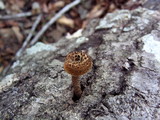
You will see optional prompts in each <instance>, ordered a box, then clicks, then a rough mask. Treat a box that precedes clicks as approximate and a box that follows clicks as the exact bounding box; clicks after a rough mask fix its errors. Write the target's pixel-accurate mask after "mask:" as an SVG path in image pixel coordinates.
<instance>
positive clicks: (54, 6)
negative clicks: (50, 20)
mask: <svg viewBox="0 0 160 120" xmlns="http://www.w3.org/2000/svg"><path fill="white" fill-rule="evenodd" d="M64 5H65V2H64V1H57V2H55V3H49V5H48V9H49V11H50V12H51V11H53V10H54V11H57V10H59V9H60V8H62V7H64Z"/></svg>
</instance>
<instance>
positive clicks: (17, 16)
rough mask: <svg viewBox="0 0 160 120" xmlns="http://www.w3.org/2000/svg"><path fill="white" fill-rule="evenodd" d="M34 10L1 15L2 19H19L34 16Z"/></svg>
mask: <svg viewBox="0 0 160 120" xmlns="http://www.w3.org/2000/svg"><path fill="white" fill-rule="evenodd" d="M32 15H33V14H32V12H25V13H18V14H15V15H6V16H0V20H10V19H18V18H21V17H29V16H32Z"/></svg>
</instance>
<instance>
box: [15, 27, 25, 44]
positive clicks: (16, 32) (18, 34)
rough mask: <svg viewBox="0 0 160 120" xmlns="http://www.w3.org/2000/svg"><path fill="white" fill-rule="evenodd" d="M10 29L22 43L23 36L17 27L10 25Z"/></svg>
mask: <svg viewBox="0 0 160 120" xmlns="http://www.w3.org/2000/svg"><path fill="white" fill-rule="evenodd" d="M12 30H13V32H14V33H15V36H16V37H17V39H18V41H19V43H22V41H23V38H24V37H23V35H22V34H21V32H20V29H19V27H12Z"/></svg>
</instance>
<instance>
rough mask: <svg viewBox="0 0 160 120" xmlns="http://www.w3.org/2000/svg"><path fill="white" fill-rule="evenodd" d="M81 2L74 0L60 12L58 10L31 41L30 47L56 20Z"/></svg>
mask: <svg viewBox="0 0 160 120" xmlns="http://www.w3.org/2000/svg"><path fill="white" fill-rule="evenodd" d="M80 2H81V0H75V1H73V2H72V3H70V4H68V5H66V6H65V7H64V8H63V9H62V10H60V11H59V12H58V13H57V14H56V15H55V16H54V17H52V18H51V19H50V21H49V22H47V23H46V24H45V25H44V26H43V27H42V29H41V30H40V31H39V32H38V34H37V35H36V36H35V37H34V38H33V39H32V41H31V43H30V45H33V44H35V43H36V42H37V41H38V40H39V38H40V37H41V36H42V35H43V34H44V32H45V31H46V30H47V29H48V28H49V27H50V26H51V25H52V24H53V23H54V22H56V20H57V19H59V18H60V17H61V16H62V15H63V14H64V13H66V12H67V11H69V10H70V9H71V8H73V7H74V6H76V5H78V4H79V3H80Z"/></svg>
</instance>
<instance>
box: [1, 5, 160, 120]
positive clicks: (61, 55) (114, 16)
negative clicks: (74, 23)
mask: <svg viewBox="0 0 160 120" xmlns="http://www.w3.org/2000/svg"><path fill="white" fill-rule="evenodd" d="M159 49H160V12H158V11H153V10H148V9H144V8H138V9H136V10H133V11H128V10H118V11H116V12H114V13H110V14H108V15H106V16H105V17H104V18H103V19H101V20H93V21H92V22H91V23H90V24H89V25H88V27H87V29H86V30H84V31H83V32H82V35H80V34H79V35H78V37H76V36H68V37H66V38H64V39H61V40H59V41H58V42H57V43H54V44H49V45H45V44H43V43H37V44H36V45H34V46H33V47H31V48H28V49H27V50H26V52H25V54H24V55H23V56H21V57H20V58H19V59H17V61H16V62H15V63H14V64H13V66H12V68H11V70H10V72H9V74H8V75H7V76H6V77H5V78H3V79H2V80H1V81H0V119H2V120H8V119H13V120H160V52H159V51H160V50H159ZM79 50H85V51H87V52H88V54H89V55H90V56H91V57H92V59H93V64H94V65H93V68H92V70H91V71H90V72H89V73H87V74H85V75H83V76H82V77H81V84H82V88H83V94H82V97H81V98H80V99H79V100H77V101H73V99H72V97H73V91H72V86H71V76H70V75H69V74H67V73H66V72H65V71H64V69H63V63H64V59H65V56H66V55H67V54H68V53H69V52H71V51H79Z"/></svg>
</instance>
